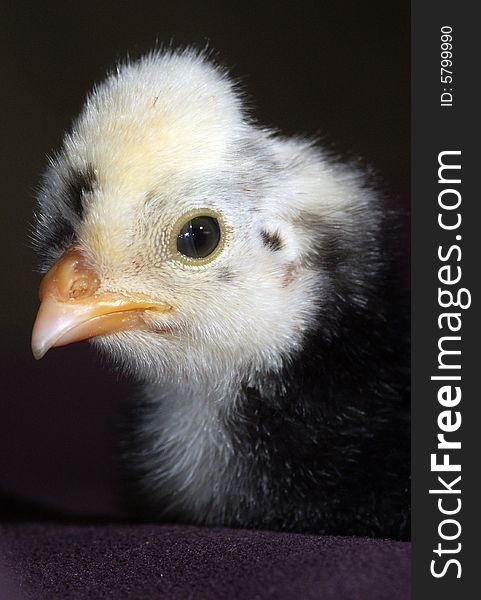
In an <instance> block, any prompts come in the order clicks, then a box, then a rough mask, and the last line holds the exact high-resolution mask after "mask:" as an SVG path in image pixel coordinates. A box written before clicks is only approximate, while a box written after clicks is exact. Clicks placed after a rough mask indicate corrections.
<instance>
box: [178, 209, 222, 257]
mask: <svg viewBox="0 0 481 600" xmlns="http://www.w3.org/2000/svg"><path fill="white" fill-rule="evenodd" d="M220 236H221V231H220V225H219V221H218V220H217V219H216V218H215V217H210V216H202V215H200V216H198V217H194V218H192V219H190V220H189V221H187V223H185V225H184V226H183V227H182V229H181V230H180V232H179V234H178V235H177V250H178V251H179V252H180V253H181V254H183V255H184V256H188V257H189V258H206V257H207V256H209V255H210V254H212V252H214V250H215V249H216V248H217V246H218V245H219V242H220Z"/></svg>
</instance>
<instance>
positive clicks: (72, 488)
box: [0, 0, 410, 513]
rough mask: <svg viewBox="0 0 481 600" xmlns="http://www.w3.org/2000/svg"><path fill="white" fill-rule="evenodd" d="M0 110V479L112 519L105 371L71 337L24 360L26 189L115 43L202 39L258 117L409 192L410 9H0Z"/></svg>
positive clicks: (129, 48) (28, 266) (173, 5)
mask: <svg viewBox="0 0 481 600" xmlns="http://www.w3.org/2000/svg"><path fill="white" fill-rule="evenodd" d="M0 27H1V31H0V44H1V57H2V70H1V82H2V91H1V93H0V103H1V108H0V115H1V121H2V138H1V139H2V150H1V153H2V160H1V162H0V164H1V165H2V169H3V174H2V178H1V188H0V189H1V215H2V219H1V228H2V229H1V243H2V248H1V251H0V258H1V261H2V265H1V279H0V282H1V283H0V286H1V289H0V292H1V293H0V298H1V331H2V340H1V348H0V352H1V356H0V360H1V363H0V364H1V367H2V374H1V400H0V489H1V490H3V492H4V493H5V494H6V495H9V496H11V497H12V498H15V499H22V498H23V499H27V500H31V499H34V500H35V501H37V502H40V503H42V504H44V505H46V506H50V507H53V508H54V509H63V510H67V509H69V510H71V511H75V512H81V513H106V512H109V513H112V511H113V510H114V509H115V498H114V494H113V469H112V461H111V449H112V446H113V439H114V437H115V434H114V426H115V412H116V407H117V405H118V399H119V398H120V397H123V396H125V394H126V393H127V392H128V388H129V387H130V386H131V385H132V384H129V383H128V382H122V381H119V380H118V378H117V377H116V376H115V375H113V374H111V373H110V372H109V371H108V369H104V368H103V367H102V366H101V365H99V364H98V358H97V357H96V356H95V355H94V354H93V353H92V352H91V351H90V350H89V348H88V344H86V343H83V344H80V345H77V346H73V347H68V348H65V349H57V350H55V351H52V352H51V353H49V354H48V355H47V356H46V357H45V358H44V359H43V360H42V361H41V362H40V363H36V362H35V361H34V360H33V358H32V357H31V354H30V329H31V325H32V322H33V319H34V315H35V310H36V306H37V286H38V281H39V277H38V275H36V273H35V257H34V256H33V252H32V251H31V249H30V248H29V241H28V232H29V229H28V228H29V221H31V219H32V210H33V207H34V190H35V186H36V184H37V182H38V179H39V174H40V173H41V171H42V169H43V167H44V165H45V155H46V154H47V153H49V152H51V151H53V150H54V149H55V148H56V147H57V146H58V145H59V143H60V141H61V137H62V133H63V131H64V130H65V129H66V128H67V127H68V126H69V123H70V121H71V119H72V118H73V117H74V116H75V115H76V114H77V112H78V111H79V109H80V106H81V104H82V101H83V98H84V96H85V93H86V92H87V91H88V90H89V88H90V87H91V85H92V83H93V82H95V81H99V80H101V79H102V77H103V75H104V73H105V71H106V69H108V68H110V67H111V66H112V65H113V64H114V63H115V61H116V60H117V59H121V58H124V57H125V56H126V54H127V53H129V54H130V55H131V56H138V55H139V54H141V53H142V52H144V51H146V50H148V49H151V48H152V47H154V46H155V45H156V43H169V42H170V41H171V40H172V41H173V43H174V45H183V44H194V45H197V46H201V47H204V46H205V45H206V44H207V43H208V44H209V46H210V47H211V48H212V49H214V50H215V51H217V53H218V56H219V58H220V60H221V62H223V63H224V64H226V65H227V66H229V67H230V68H231V71H232V72H233V74H234V75H235V76H236V77H239V78H241V80H242V81H243V82H244V84H245V87H246V89H247V91H248V93H249V95H250V97H251V104H252V106H253V110H254V113H255V115H256V116H257V118H258V119H259V120H260V121H261V122H262V123H263V124H265V125H272V126H276V127H278V128H279V129H280V130H282V131H283V132H284V133H286V134H291V133H300V134H308V135H318V136H321V137H323V138H324V139H325V140H326V143H328V144H329V145H333V146H334V147H335V148H336V149H337V150H338V151H339V152H343V153H350V154H351V155H354V156H358V155H359V156H362V157H363V158H364V159H365V160H366V161H367V162H369V163H370V164H372V165H373V166H374V168H375V169H376V170H377V171H378V172H379V173H380V174H381V176H382V177H383V179H384V182H385V185H386V189H387V190H388V191H389V193H390V195H391V196H392V198H394V199H395V201H396V202H397V203H399V204H401V205H404V206H407V204H408V193H409V97H410V90H409V77H410V58H409V3H408V2H406V1H402V2H400V1H392V2H385V1H384V2H383V1H373V0H370V1H368V2H356V1H351V2H346V1H344V2H343V1H335V0H329V1H322V0H319V1H317V2H313V3H312V4H311V3H308V2H297V3H296V4H294V2H292V3H285V4H282V3H281V2H267V1H264V2H227V1H226V2H222V3H215V2H201V1H197V2H185V1H181V0H179V1H177V2H171V1H162V0H157V1H155V2H152V1H150V0H149V1H137V2H134V1H131V0H129V1H119V0H118V1H114V0H103V1H102V2H92V1H90V2H87V1H85V2H62V1H58V2H57V1H51V0H50V1H45V2H36V3H31V4H30V3H27V2H18V1H17V2H15V3H13V2H10V3H8V6H7V3H3V6H2V8H1V18H0Z"/></svg>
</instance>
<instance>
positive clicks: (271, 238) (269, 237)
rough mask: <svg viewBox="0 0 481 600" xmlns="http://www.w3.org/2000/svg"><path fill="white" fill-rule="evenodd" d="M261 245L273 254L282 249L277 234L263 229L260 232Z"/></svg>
mask: <svg viewBox="0 0 481 600" xmlns="http://www.w3.org/2000/svg"><path fill="white" fill-rule="evenodd" d="M261 237H262V243H263V244H264V246H266V248H269V249H270V250H272V251H273V252H276V251H277V250H280V249H281V248H282V240H281V237H280V235H279V234H278V233H277V232H274V233H270V232H268V231H265V230H264V229H263V230H262V231H261Z"/></svg>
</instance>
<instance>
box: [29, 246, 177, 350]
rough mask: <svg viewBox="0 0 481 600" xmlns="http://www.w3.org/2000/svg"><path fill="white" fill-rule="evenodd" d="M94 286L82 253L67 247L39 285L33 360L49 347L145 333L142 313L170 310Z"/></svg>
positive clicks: (93, 276) (161, 304)
mask: <svg viewBox="0 0 481 600" xmlns="http://www.w3.org/2000/svg"><path fill="white" fill-rule="evenodd" d="M99 286H100V280H99V278H98V277H97V275H96V273H95V271H93V270H92V269H91V268H90V267H89V266H88V265H87V263H86V260H85V258H84V257H83V255H82V254H81V252H80V251H79V250H78V249H77V248H75V247H73V246H72V247H70V248H69V249H68V250H67V251H66V252H65V253H64V254H63V256H62V257H61V258H60V259H59V260H58V262H56V263H55V264H54V266H53V267H52V268H51V269H50V271H49V272H48V273H47V274H46V275H45V277H44V278H43V280H42V282H41V284H40V302H41V304H40V308H39V310H38V314H37V318H36V320H35V324H34V326H33V331H32V352H33V355H34V357H35V358H36V359H40V358H42V356H43V355H44V354H45V353H46V352H47V351H48V350H49V349H50V348H53V347H54V346H64V345H66V344H71V343H72V342H78V341H80V340H84V339H87V338H91V337H95V336H98V335H102V334H105V333H113V332H115V331H123V330H126V329H149V326H148V325H147V323H146V322H145V320H144V319H143V316H144V313H145V311H146V310H155V311H157V312H168V311H170V310H172V307H171V306H170V305H169V304H167V303H165V302H159V301H157V300H152V299H150V298H148V297H147V296H145V295H143V294H123V293H98V291H97V290H98V289H99Z"/></svg>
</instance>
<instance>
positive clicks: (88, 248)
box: [32, 50, 409, 538]
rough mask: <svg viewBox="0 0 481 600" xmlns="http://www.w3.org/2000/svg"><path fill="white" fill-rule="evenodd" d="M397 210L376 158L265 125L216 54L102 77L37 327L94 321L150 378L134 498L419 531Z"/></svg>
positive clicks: (266, 518)
mask: <svg viewBox="0 0 481 600" xmlns="http://www.w3.org/2000/svg"><path fill="white" fill-rule="evenodd" d="M392 226H393V225H392V221H391V218H390V216H389V215H388V212H387V211H386V210H385V208H383V205H382V202H381V200H380V197H379V194H378V193H377V192H376V191H375V190H374V189H373V188H372V187H371V186H369V185H368V183H367V180H366V177H365V175H364V174H363V173H362V172H361V171H359V170H358V169H357V168H354V167H353V166H350V165H347V166H343V165H341V164H339V163H336V162H335V161H334V160H333V159H331V158H329V157H328V156H326V155H325V154H324V153H323V152H322V151H321V150H319V149H318V148H316V147H314V145H313V144H311V143H309V142H307V141H305V140H302V139H284V138H282V137H280V136H279V135H277V134H275V133H274V132H272V131H270V130H266V129H263V128H261V127H259V126H258V125H257V124H256V123H255V122H253V120H252V119H251V118H249V116H248V115H247V114H246V112H245V111H244V109H243V103H242V96H241V94H240V93H239V91H238V90H237V89H236V86H235V85H234V84H233V82H232V81H231V80H230V79H229V77H228V75H227V74H226V72H225V71H224V70H223V69H221V68H219V67H218V66H216V65H213V64H212V63H211V62H209V60H208V59H206V58H205V57H204V56H203V55H202V54H201V53H197V52H195V51H193V50H184V51H167V52H154V53H152V54H150V55H148V56H146V57H144V58H143V59H141V60H139V61H137V62H132V63H127V64H124V65H123V66H121V67H119V68H118V70H117V72H116V73H114V74H112V75H110V76H109V77H108V78H107V79H106V80H105V81H104V82H103V83H102V84H100V85H99V86H98V87H96V88H95V89H94V90H93V92H92V93H91V94H90V95H89V97H88V99H87V101H86V104H85V106H84V108H83V110H82V112H81V114H80V116H79V118H78V119H77V121H76V122H75V123H74V125H73V127H72V130H71V131H70V132H69V133H68V134H67V135H66V137H65V139H64V143H63V147H62V149H61V150H60V152H59V153H58V155H56V156H55V157H54V158H53V159H52V160H51V163H50V166H49V167H48V169H47V172H46V174H45V176H44V179H43V185H42V189H41V192H40V194H39V209H38V220H37V225H36V239H37V242H38V251H39V253H40V256H41V260H42V266H43V270H44V271H45V272H46V274H45V276H44V279H43V281H42V284H41V287H40V298H41V305H40V309H39V312H38V316H37V320H36V322H35V325H34V329H33V337H32V347H33V353H34V355H35V357H36V358H40V357H42V356H43V355H44V354H45V352H47V350H48V349H49V348H51V347H54V346H61V345H65V344H69V343H71V342H74V341H78V340H82V339H86V338H91V339H92V341H93V343H94V344H95V345H96V346H97V347H98V348H100V349H101V351H102V352H104V353H106V354H108V355H109V356H111V357H112V359H113V360H114V361H116V362H117V363H120V364H121V365H122V366H123V368H124V370H126V371H129V372H132V373H134V374H135V376H137V377H138V378H139V379H140V380H141V381H142V382H143V384H142V385H143V387H142V397H141V398H140V399H137V400H132V402H131V405H130V409H129V411H128V419H127V420H128V422H129V430H130V431H129V435H128V436H127V437H126V441H125V450H124V453H123V454H124V464H125V466H126V468H127V470H128V472H129V473H130V475H131V477H130V478H129V482H130V483H129V485H128V486H127V490H128V498H129V499H130V500H129V504H130V506H131V507H132V508H133V510H134V511H135V514H137V515H138V516H140V517H141V518H158V519H162V520H170V521H174V520H176V521H180V522H189V523H198V524H209V525H226V526H239V527H259V528H271V529H282V530H291V531H312V532H318V533H335V534H357V535H374V536H390V537H397V538H403V537H406V535H407V522H408V517H407V516H408V498H409V496H408V494H409V492H408V474H409V464H408V457H409V433H408V432H409V429H408V418H407V409H408V395H407V358H408V354H407V350H406V332H407V327H406V323H405V315H406V312H407V310H406V308H407V306H406V304H405V303H404V301H403V299H402V295H401V294H400V292H399V283H398V281H397V274H396V264H395V261H394V260H393V252H392V250H390V249H389V241H390V239H391V238H392V236H393V233H392V229H391V228H392ZM394 235H395V234H394Z"/></svg>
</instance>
